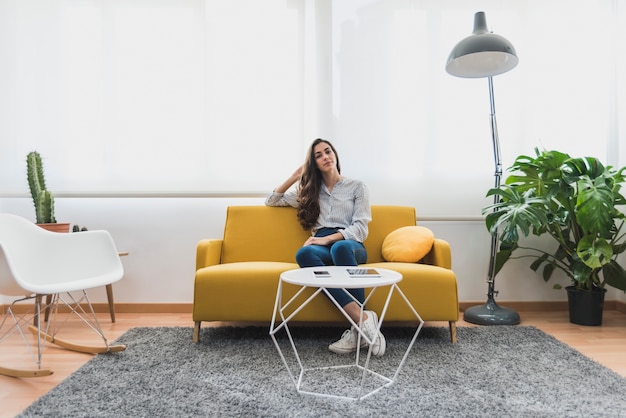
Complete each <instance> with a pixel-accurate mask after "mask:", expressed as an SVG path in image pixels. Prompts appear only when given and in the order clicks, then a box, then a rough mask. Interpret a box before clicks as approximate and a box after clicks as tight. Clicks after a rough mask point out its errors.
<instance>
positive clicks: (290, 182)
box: [274, 165, 304, 193]
mask: <svg viewBox="0 0 626 418" xmlns="http://www.w3.org/2000/svg"><path fill="white" fill-rule="evenodd" d="M303 167H304V165H301V166H300V167H298V168H297V169H296V171H294V172H293V174H291V175H290V176H289V178H288V179H287V180H285V182H284V183H283V184H281V185H280V186H278V187H277V188H275V189H274V191H275V192H277V193H285V192H286V191H287V190H289V188H290V187H291V186H293V185H294V184H295V183H296V182H297V181H299V180H300V177H301V176H302V168H303Z"/></svg>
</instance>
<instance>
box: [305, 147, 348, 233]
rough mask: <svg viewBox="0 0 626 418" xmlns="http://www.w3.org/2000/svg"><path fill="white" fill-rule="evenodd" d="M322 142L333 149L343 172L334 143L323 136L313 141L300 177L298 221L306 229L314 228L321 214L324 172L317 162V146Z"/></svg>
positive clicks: (338, 168) (339, 167)
mask: <svg viewBox="0 0 626 418" xmlns="http://www.w3.org/2000/svg"><path fill="white" fill-rule="evenodd" d="M321 143H326V144H328V145H329V146H330V149H332V150H333V153H335V159H336V162H337V171H339V173H341V166H340V165H339V156H338V155H337V150H335V147H333V144H331V143H330V142H328V141H327V140H325V139H321V138H317V139H316V140H315V141H313V143H312V144H311V146H310V147H309V151H308V153H307V156H306V159H305V161H304V167H303V169H302V177H301V178H300V185H299V187H298V221H299V222H300V225H302V228H304V229H305V230H310V229H311V228H313V226H314V225H315V223H316V222H317V218H319V216H320V202H319V195H320V188H321V187H322V174H321V172H320V169H319V168H318V167H317V163H316V162H315V147H316V146H317V145H319V144H321Z"/></svg>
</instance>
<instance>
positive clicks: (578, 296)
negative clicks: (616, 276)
mask: <svg viewBox="0 0 626 418" xmlns="http://www.w3.org/2000/svg"><path fill="white" fill-rule="evenodd" d="M565 289H566V290H567V301H568V303H569V321H570V322H571V323H573V324H578V325H602V311H603V310H604V295H605V294H606V289H593V290H576V288H575V287H574V286H568V287H566V288H565Z"/></svg>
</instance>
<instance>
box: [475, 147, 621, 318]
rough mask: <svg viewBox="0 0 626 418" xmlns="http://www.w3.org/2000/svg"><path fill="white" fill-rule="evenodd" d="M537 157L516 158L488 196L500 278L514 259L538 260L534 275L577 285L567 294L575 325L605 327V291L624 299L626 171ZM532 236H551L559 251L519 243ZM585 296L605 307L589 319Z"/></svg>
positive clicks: (558, 156)
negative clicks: (625, 191) (562, 277)
mask: <svg viewBox="0 0 626 418" xmlns="http://www.w3.org/2000/svg"><path fill="white" fill-rule="evenodd" d="M535 154H536V157H530V156H525V155H521V156H519V157H517V158H516V160H515V162H514V164H513V165H512V166H511V167H510V168H509V169H508V171H509V172H512V173H513V174H511V175H510V176H509V177H508V178H507V179H506V180H505V184H503V185H501V186H499V187H497V188H493V189H491V190H489V192H488V193H487V196H494V195H495V196H498V197H499V199H498V203H495V204H493V205H490V206H488V207H486V208H484V209H483V214H487V216H486V218H485V223H486V226H487V228H488V229H489V231H490V232H491V233H499V236H498V238H499V241H500V248H499V251H498V253H497V258H496V272H498V271H499V270H500V269H501V268H502V266H503V265H504V263H506V262H507V261H508V260H509V259H514V258H532V259H533V260H534V261H533V262H532V263H531V265H530V268H531V269H532V270H533V271H538V270H540V269H541V273H542V277H543V280H544V281H546V282H547V281H549V280H550V278H551V277H552V273H553V272H554V271H555V270H560V271H562V272H564V273H565V274H566V275H567V277H568V278H569V279H570V281H571V286H567V287H566V290H567V291H568V301H569V308H570V321H571V322H574V323H577V324H582V325H600V324H601V323H602V308H603V302H604V294H605V293H606V289H605V287H606V286H607V285H608V286H612V287H615V288H617V289H620V290H623V291H624V292H626V271H624V269H623V268H622V266H621V265H620V264H619V263H618V262H617V256H618V255H619V254H621V253H623V252H624V250H626V238H625V237H626V234H625V233H624V232H623V231H622V227H623V226H624V220H625V219H626V216H625V215H624V213H623V212H622V211H620V209H619V207H620V206H623V205H625V204H626V199H624V196H622V194H621V193H620V189H621V186H622V184H623V183H624V175H623V172H624V170H626V167H623V168H621V169H619V170H615V169H613V167H611V166H607V167H605V166H604V165H603V164H602V163H601V162H600V161H599V160H598V159H596V158H593V157H581V158H572V157H570V156H569V155H567V154H565V153H562V152H558V151H545V150H544V151H539V150H538V149H537V148H535ZM531 233H532V234H533V235H535V236H542V235H549V236H550V237H552V238H553V239H554V241H556V243H557V247H556V250H554V251H553V252H550V251H547V250H546V249H544V248H540V247H539V246H524V245H523V244H524V243H523V242H522V241H521V238H522V237H528V236H529V235H530V234H531ZM514 255H515V256H514ZM554 288H557V289H560V288H561V287H560V286H559V285H555V286H554ZM581 295H582V296H583V297H592V298H594V299H596V301H597V302H598V304H599V306H596V308H595V313H593V314H591V317H585V316H581V315H583V314H580V313H579V312H578V308H581V307H583V306H588V304H587V302H580V301H578V300H577V299H576V297H577V296H581ZM594 295H595V296H594ZM579 314H580V315H579Z"/></svg>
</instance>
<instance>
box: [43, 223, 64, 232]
mask: <svg viewBox="0 0 626 418" xmlns="http://www.w3.org/2000/svg"><path fill="white" fill-rule="evenodd" d="M37 225H38V226H40V227H42V228H43V229H47V230H48V231H52V232H70V224H69V223H53V224H37Z"/></svg>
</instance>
